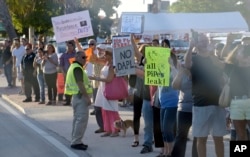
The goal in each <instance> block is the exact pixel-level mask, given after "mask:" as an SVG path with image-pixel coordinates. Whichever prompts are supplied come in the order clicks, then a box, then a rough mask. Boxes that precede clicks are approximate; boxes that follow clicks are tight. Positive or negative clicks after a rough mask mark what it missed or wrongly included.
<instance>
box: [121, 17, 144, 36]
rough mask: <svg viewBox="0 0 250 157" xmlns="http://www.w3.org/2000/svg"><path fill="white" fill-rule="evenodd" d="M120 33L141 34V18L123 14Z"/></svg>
mask: <svg viewBox="0 0 250 157" xmlns="http://www.w3.org/2000/svg"><path fill="white" fill-rule="evenodd" d="M121 32H122V33H142V32H143V16H142V15H132V14H123V15H122V18H121Z"/></svg>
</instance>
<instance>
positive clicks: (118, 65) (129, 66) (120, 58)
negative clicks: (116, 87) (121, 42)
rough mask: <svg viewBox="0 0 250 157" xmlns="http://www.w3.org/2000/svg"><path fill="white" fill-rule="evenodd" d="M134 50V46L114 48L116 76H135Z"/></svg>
mask: <svg viewBox="0 0 250 157" xmlns="http://www.w3.org/2000/svg"><path fill="white" fill-rule="evenodd" d="M134 56H135V54H134V48H133V46H132V45H128V46H125V47H119V48H114V58H115V70H116V76H126V75H130V74H135V59H134Z"/></svg>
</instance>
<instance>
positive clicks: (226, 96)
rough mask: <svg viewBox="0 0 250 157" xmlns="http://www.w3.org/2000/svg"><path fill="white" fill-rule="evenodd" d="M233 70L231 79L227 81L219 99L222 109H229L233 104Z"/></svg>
mask: <svg viewBox="0 0 250 157" xmlns="http://www.w3.org/2000/svg"><path fill="white" fill-rule="evenodd" d="M232 72H233V70H232V71H231V73H230V75H229V77H228V78H227V80H226V83H225V85H224V87H223V88H222V91H221V93H220V97H219V106H220V107H229V105H230V102H231V93H230V77H231V75H232Z"/></svg>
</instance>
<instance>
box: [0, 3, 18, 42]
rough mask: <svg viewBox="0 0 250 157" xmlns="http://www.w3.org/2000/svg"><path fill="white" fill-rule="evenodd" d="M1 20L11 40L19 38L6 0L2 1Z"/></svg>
mask: <svg viewBox="0 0 250 157" xmlns="http://www.w3.org/2000/svg"><path fill="white" fill-rule="evenodd" d="M0 19H1V20H2V22H3V25H4V27H5V29H6V32H7V34H8V36H9V38H10V39H13V38H15V37H17V34H16V31H15V29H14V27H13V24H12V20H11V16H10V12H9V10H8V6H7V4H6V2H5V0H0Z"/></svg>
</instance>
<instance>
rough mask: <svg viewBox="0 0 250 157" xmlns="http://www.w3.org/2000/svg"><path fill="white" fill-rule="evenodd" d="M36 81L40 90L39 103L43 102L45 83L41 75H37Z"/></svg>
mask: <svg viewBox="0 0 250 157" xmlns="http://www.w3.org/2000/svg"><path fill="white" fill-rule="evenodd" d="M37 80H38V84H39V89H40V99H41V101H45V81H44V77H43V73H40V74H37Z"/></svg>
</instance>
